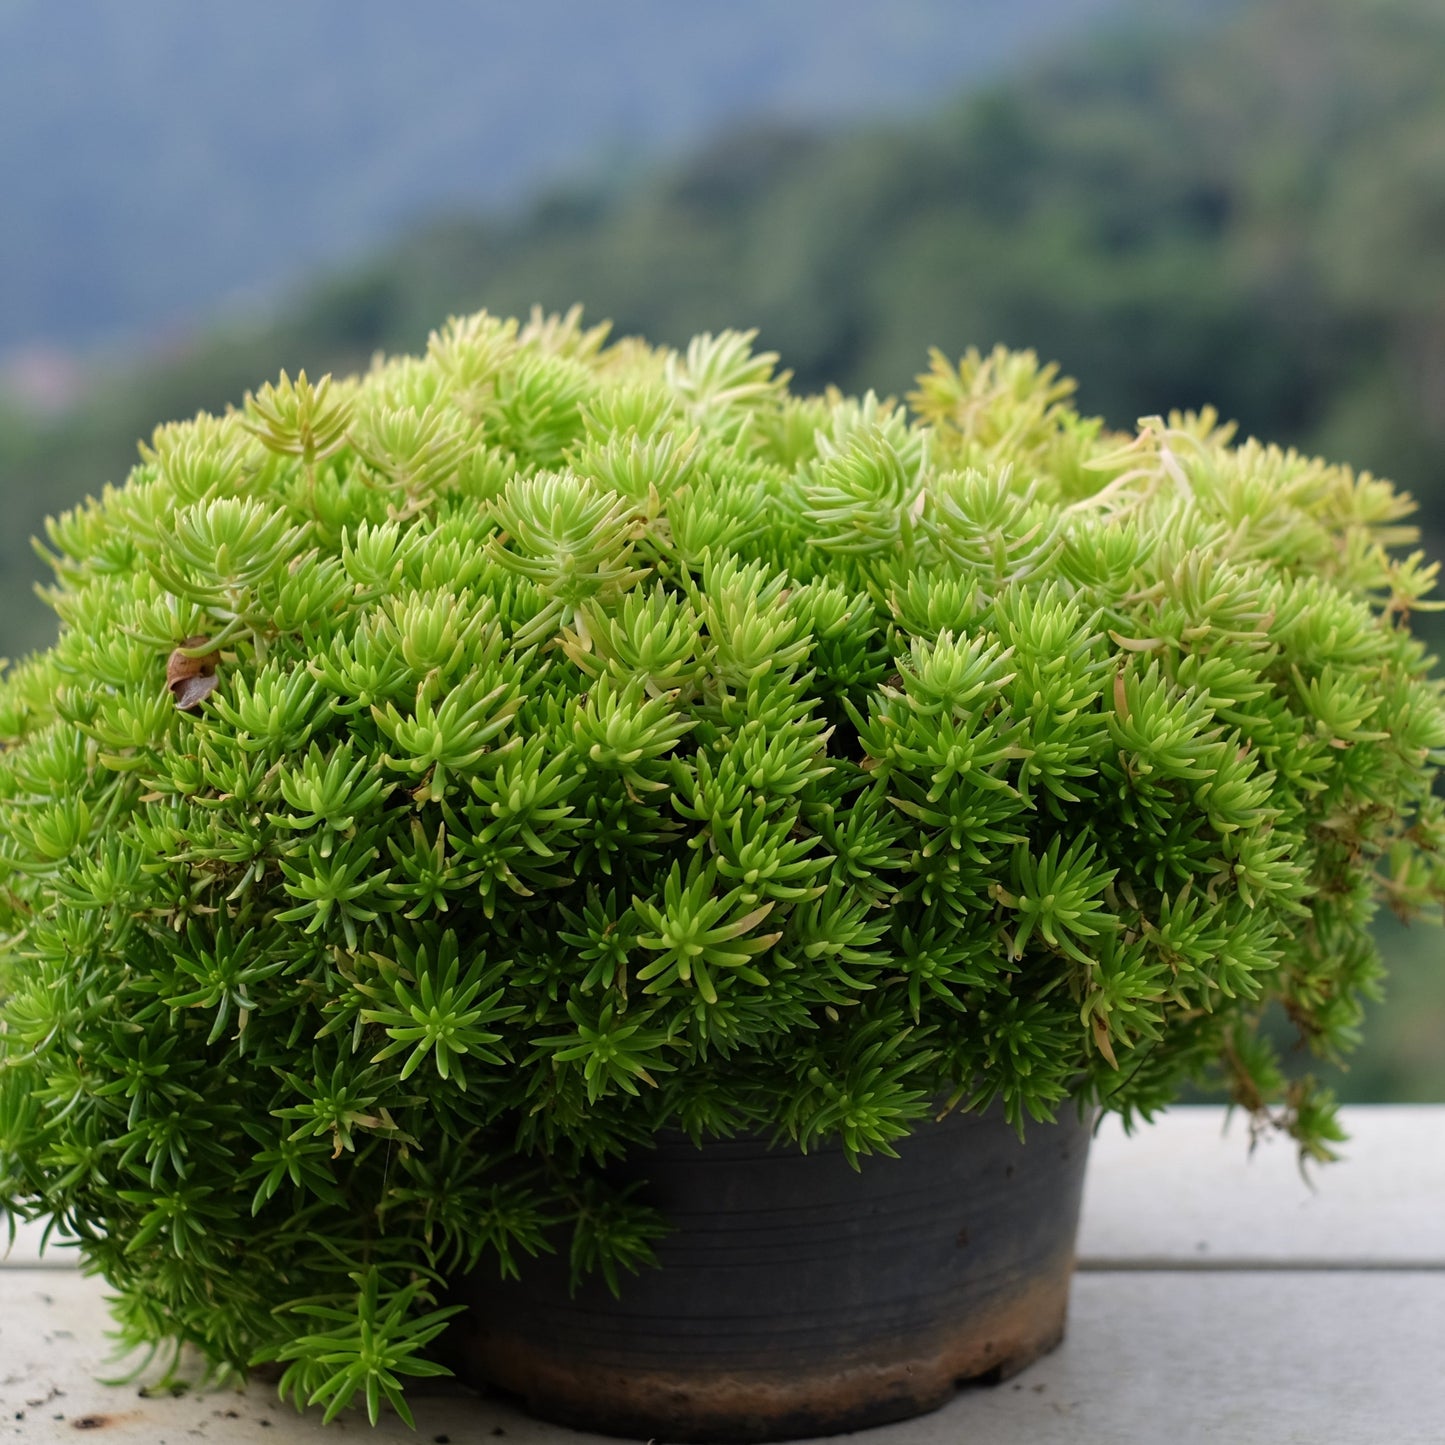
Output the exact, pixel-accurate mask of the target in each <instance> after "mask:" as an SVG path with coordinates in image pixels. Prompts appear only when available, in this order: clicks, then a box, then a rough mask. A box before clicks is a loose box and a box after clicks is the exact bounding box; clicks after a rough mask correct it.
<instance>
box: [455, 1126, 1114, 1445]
mask: <svg viewBox="0 0 1445 1445" xmlns="http://www.w3.org/2000/svg"><path fill="white" fill-rule="evenodd" d="M1089 1134H1090V1121H1089V1120H1086V1119H1085V1120H1081V1119H1080V1118H1078V1116H1077V1114H1076V1113H1075V1112H1074V1111H1073V1110H1072V1109H1067V1110H1066V1111H1065V1112H1064V1114H1063V1115H1062V1116H1061V1120H1060V1122H1059V1123H1057V1124H1053V1125H1031V1126H1030V1128H1029V1130H1028V1137H1027V1141H1026V1142H1022V1143H1021V1142H1020V1140H1019V1138H1018V1136H1017V1135H1016V1134H1015V1133H1014V1131H1013V1130H1012V1129H1011V1128H1010V1127H1009V1126H1008V1125H1007V1124H1006V1123H1005V1122H1004V1120H1003V1119H1002V1117H1001V1116H999V1115H998V1114H996V1113H994V1112H990V1113H988V1114H984V1115H978V1114H951V1115H949V1116H948V1117H947V1118H946V1119H944V1120H943V1121H941V1122H938V1123H928V1124H925V1125H923V1126H921V1127H920V1128H919V1129H918V1130H917V1131H916V1132H915V1133H914V1134H913V1135H911V1136H910V1137H909V1138H907V1139H905V1140H902V1141H900V1142H899V1144H898V1145H897V1146H896V1147H897V1148H898V1153H899V1157H898V1158H897V1159H888V1158H882V1157H877V1156H875V1157H872V1158H868V1159H864V1160H862V1161H861V1163H862V1168H861V1170H859V1171H855V1170H854V1169H853V1168H851V1167H850V1166H849V1164H848V1163H847V1160H846V1159H845V1158H844V1156H843V1153H842V1150H841V1148H839V1147H838V1146H836V1145H833V1146H825V1147H821V1148H819V1149H816V1150H815V1151H813V1152H812V1153H810V1154H807V1155H802V1154H799V1153H797V1152H796V1151H795V1150H789V1149H786V1148H769V1147H768V1145H767V1143H766V1141H764V1140H759V1139H734V1140H718V1141H710V1142H707V1143H705V1144H704V1145H703V1146H702V1147H701V1148H698V1147H695V1146H694V1145H693V1144H692V1143H691V1142H689V1141H688V1140H686V1139H685V1138H683V1137H682V1136H677V1137H668V1138H666V1139H665V1140H663V1141H662V1142H661V1143H660V1144H659V1147H658V1148H657V1149H656V1150H655V1151H653V1152H649V1153H647V1154H643V1155H639V1156H638V1157H636V1158H633V1159H629V1160H628V1161H626V1163H625V1164H624V1165H622V1166H619V1167H617V1169H616V1170H615V1175H616V1178H617V1179H618V1181H619V1182H624V1183H625V1182H630V1181H632V1180H634V1179H643V1180H645V1181H646V1185H645V1187H644V1189H643V1191H642V1193H641V1195H640V1197H641V1198H643V1199H645V1200H646V1201H647V1202H648V1203H651V1204H653V1205H656V1206H657V1207H658V1208H660V1209H661V1210H662V1211H663V1212H664V1213H665V1214H666V1216H667V1217H668V1219H669V1220H670V1221H671V1222H672V1223H673V1224H674V1225H675V1226H676V1230H675V1232H674V1233H673V1234H671V1235H669V1236H668V1237H667V1238H665V1239H664V1240H662V1241H661V1242H660V1244H659V1245H658V1248H657V1254H658V1257H659V1259H660V1261H661V1263H662V1268H661V1269H659V1270H646V1271H644V1272H643V1273H642V1274H640V1275H635V1276H627V1277H625V1278H624V1279H623V1281H622V1297H621V1299H614V1298H613V1297H612V1295H611V1293H610V1292H609V1291H608V1290H607V1287H606V1285H605V1284H603V1282H602V1281H601V1280H600V1279H598V1278H595V1277H594V1278H589V1279H588V1280H587V1281H585V1282H584V1283H583V1285H582V1286H581V1287H580V1288H579V1289H578V1291H577V1293H576V1295H575V1296H572V1295H570V1294H569V1290H568V1267H567V1261H566V1259H565V1258H564V1257H559V1256H546V1257H543V1258H541V1259H537V1260H524V1261H523V1262H522V1266H521V1268H522V1278H521V1279H520V1280H519V1281H512V1280H501V1279H498V1278H497V1275H496V1271H495V1268H492V1267H489V1268H488V1269H486V1270H485V1271H483V1272H479V1273H478V1274H476V1275H473V1276H472V1277H471V1278H470V1279H468V1280H466V1281H464V1282H463V1283H462V1284H461V1285H460V1286H459V1287H458V1288H457V1290H456V1292H455V1297H456V1298H458V1299H460V1300H462V1301H464V1302H466V1303H468V1304H470V1305H471V1307H472V1308H471V1310H470V1311H469V1313H468V1314H467V1315H465V1316H463V1317H462V1318H461V1319H460V1320H459V1321H458V1325H457V1333H458V1334H460V1335H461V1340H460V1341H459V1342H458V1343H459V1344H460V1346H461V1350H462V1352H463V1357H462V1370H463V1372H464V1374H466V1375H468V1376H470V1378H471V1379H472V1380H474V1381H476V1382H478V1383H483V1382H485V1383H490V1384H492V1385H495V1386H499V1387H501V1388H502V1389H504V1390H507V1391H509V1392H512V1393H514V1394H516V1395H519V1396H521V1397H522V1398H523V1399H524V1400H525V1402H526V1405H527V1408H528V1409H529V1410H530V1411H531V1412H532V1413H533V1414H535V1415H538V1416H540V1417H542V1418H543V1419H546V1420H554V1421H557V1422H559V1423H562V1424H566V1425H572V1426H576V1427H579V1428H583V1429H589V1430H595V1431H601V1432H603V1433H607V1434H614V1435H622V1436H632V1437H636V1438H639V1439H654V1438H655V1439H657V1440H662V1441H736V1442H743V1441H763V1440H784V1439H796V1438H799V1437H804V1436H811V1435H828V1434H835V1433H838V1432H841V1431H847V1430H858V1429H862V1428H864V1427H867V1426H872V1425H879V1424H883V1423H885V1422H887V1421H890V1420H901V1419H905V1418H907V1417H908V1416H911V1415H917V1414H922V1413H924V1412H925V1411H928V1410H934V1409H937V1408H938V1407H939V1406H940V1405H942V1404H943V1403H945V1402H946V1401H947V1400H948V1398H949V1397H950V1396H951V1395H952V1394H953V1392H954V1391H955V1390H956V1389H958V1388H959V1386H960V1385H963V1384H966V1383H968V1382H970V1381H978V1380H991V1381H996V1380H1001V1379H1007V1378H1008V1377H1009V1376H1010V1375H1012V1374H1014V1373H1016V1372H1017V1371H1019V1370H1021V1369H1022V1368H1023V1367H1024V1366H1025V1365H1027V1364H1029V1363H1030V1362H1031V1361H1033V1360H1035V1359H1037V1358H1038V1357H1039V1356H1040V1355H1042V1354H1044V1353H1045V1352H1047V1351H1048V1350H1050V1349H1052V1348H1053V1347H1054V1346H1055V1345H1056V1344H1057V1343H1058V1342H1059V1340H1060V1339H1061V1338H1062V1336H1063V1331H1064V1316H1065V1311H1066V1308H1067V1304H1068V1290H1069V1279H1070V1276H1071V1274H1072V1271H1073V1263H1074V1237H1075V1233H1076V1230H1077V1227H1078V1217H1079V1200H1080V1195H1081V1193H1082V1190H1083V1181H1084V1164H1085V1160H1086V1157H1087V1153H1088V1144H1089ZM449 1343H450V1342H449Z"/></svg>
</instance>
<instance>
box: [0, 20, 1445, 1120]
mask: <svg viewBox="0 0 1445 1445" xmlns="http://www.w3.org/2000/svg"><path fill="white" fill-rule="evenodd" d="M1442 77H1445V0H1153V3H1148V4H1145V3H1144V0H1132V3H1130V0H887V3H886V4H885V3H879V0H783V3H778V0H726V3H723V0H698V3H691V4H683V5H679V4H676V3H672V0H614V3H612V4H607V5H601V4H592V3H587V0H528V3H527V4H525V5H514V4H506V3H502V0H418V3H415V4H412V5H406V6H401V5H393V4H387V3H383V0H306V3H304V4H296V3H294V0H248V3H247V4H246V5H245V6H244V7H239V6H201V5H195V4H193V3H191V0H127V3H126V4H124V5H121V4H118V3H114V0H67V3H66V4H65V5H64V6H56V5H54V4H53V3H50V0H0V504H3V508H4V512H3V516H4V525H3V527H0V655H9V656H11V657H14V656H16V655H17V654H19V653H22V652H24V651H26V650H29V649H31V648H34V647H37V646H43V645H45V644H46V643H47V642H48V640H49V639H50V637H51V636H52V635H53V628H54V624H53V620H52V619H51V617H50V615H49V614H48V612H47V611H46V609H45V608H44V606H43V605H42V604H41V603H40V602H39V600H38V599H37V598H36V597H35V595H34V586H35V583H36V582H37V581H38V580H40V579H41V575H42V574H41V569H40V567H39V564H38V563H37V562H36V560H35V558H34V556H33V553H32V551H31V548H30V545H29V539H30V537H31V536H32V535H33V534H35V533H36V532H38V531H39V530H40V527H41V524H42V522H43V518H44V517H45V515H46V514H47V513H49V512H52V511H55V510H58V509H60V508H62V507H65V506H68V505H70V504H72V503H73V502H75V501H76V500H78V499H79V498H81V497H83V496H84V495H85V494H87V493H89V492H96V491H98V490H99V489H100V487H101V486H102V485H104V484H105V483H106V482H117V483H118V482H120V481H121V480H123V478H124V476H125V474H126V472H127V470H128V469H129V467H130V465H131V463H132V462H133V461H134V459H135V443H136V439H137V438H139V437H142V436H148V435H149V433H150V431H151V429H152V427H153V426H154V425H155V424H156V423H157V422H159V421H163V420H167V419H170V418H173V417H178V416H186V415H190V414H192V413H194V412H195V411H196V410H197V409H198V408H201V407H205V408H220V407H223V406H224V405H225V404H226V403H228V402H233V401H239V399H240V397H241V396H242V394H243V392H244V391H245V390H246V389H247V388H248V387H254V386H256V385H257V384H258V383H259V382H260V381H261V380H263V379H265V378H267V377H271V376H274V375H275V373H276V372H277V371H278V370H279V369H280V368H282V367H283V366H284V367H286V368H288V369H290V370H292V371H293V372H294V371H295V369H296V368H298V367H305V368H307V370H308V371H310V373H311V374H312V375H313V376H315V375H316V374H318V373H319V372H323V371H327V370H338V369H354V368H356V367H359V366H364V365H366V364H367V362H368V360H369V358H370V356H371V355H372V353H373V352H374V351H375V350H376V349H378V348H381V349H385V350H388V351H391V350H413V349H416V348H418V347H421V346H423V345H424V344H425V340H426V335H427V332H428V331H429V330H430V329H431V327H433V326H434V325H437V324H438V323H439V322H440V321H442V320H443V319H444V318H445V317H446V316H447V315H448V314H450V313H457V312H466V311H472V310H476V309H478V308H480V307H486V308H487V309H489V310H491V311H493V312H498V313H502V314H515V313H519V312H520V313H525V311H526V310H527V308H529V307H530V306H531V305H532V304H533V303H534V302H539V303H541V304H542V305H543V306H544V307H545V308H547V309H564V308H566V307H567V306H568V305H570V304H571V303H572V302H574V301H581V302H583V303H584V305H585V307H586V309H587V314H588V315H589V317H590V318H591V319H593V320H597V319H602V318H610V319H611V320H612V321H613V322H614V323H615V324H616V328H617V330H618V331H619V332H622V333H626V332H632V331H641V332H644V333H645V334H646V335H647V336H648V337H649V338H650V339H652V340H654V341H658V342H668V343H679V342H682V341H685V340H686V339H687V337H688V336H690V335H691V334H692V333H693V332H695V331H698V330H703V329H713V330H717V329H720V328H722V327H727V326H734V327H749V326H752V327H757V328H758V330H759V331H760V333H761V342H762V343H763V344H764V345H766V346H767V347H769V348H771V349H775V350H777V351H780V352H781V353H782V355H783V358H784V361H785V363H786V364H787V365H788V366H790V367H791V368H792V369H793V370H794V372H795V374H796V377H797V382H798V384H799V385H801V386H803V387H808V388H815V387H819V386H822V385H824V384H825V383H828V382H835V383H837V384H838V385H840V386H842V387H844V388H845V389H864V388H867V387H874V388H876V389H878V390H880V391H894V392H899V391H902V390H905V389H907V387H908V386H909V384H910V381H911V378H912V376H913V375H914V373H915V372H916V371H918V370H919V369H921V367H922V365H923V362H924V359H925V353H926V349H927V348H928V347H929V346H930V345H937V346H940V347H941V348H942V349H943V350H944V351H945V352H949V353H954V354H956V353H959V352H961V351H962V350H963V349H964V348H965V347H967V346H968V345H970V344H977V345H979V346H982V347H985V348H986V347H988V346H991V345H992V344H993V343H994V342H997V341H1003V342H1006V343H1008V344H1010V345H1013V346H1028V347H1033V348H1035V349H1036V350H1038V351H1040V352H1042V353H1043V354H1044V355H1045V356H1047V357H1049V358H1054V359H1057V360H1058V361H1060V362H1061V363H1062V364H1063V367H1064V368H1065V370H1066V371H1068V372H1069V373H1071V374H1073V375H1076V376H1078V377H1079V378H1080V381H1081V386H1080V393H1079V395H1080V401H1081V404H1082V406H1083V407H1084V408H1085V409H1087V410H1089V411H1092V412H1097V413H1100V414H1102V415H1104V416H1105V417H1107V418H1108V419H1109V421H1110V422H1112V423H1114V424H1117V425H1121V426H1123V425H1128V424H1130V423H1131V422H1132V421H1133V420H1134V419H1135V418H1137V417H1139V416H1141V415H1146V414H1151V413H1155V412H1161V411H1166V410H1168V409H1169V408H1172V407H1197V406H1200V405H1202V404H1204V403H1206V402H1212V403H1214V404H1215V405H1217V406H1218V407H1219V409H1220V411H1221V412H1223V413H1224V414H1225V415H1226V416H1229V417H1233V418H1235V419H1237V420H1238V422H1239V423H1240V425H1241V427H1242V428H1243V430H1244V431H1246V432H1249V433H1254V434H1257V435H1260V436H1263V437H1266V438H1269V439H1272V440H1278V441H1282V442H1288V443H1294V444H1297V445H1299V446H1301V447H1305V448H1308V449H1310V450H1312V451H1318V452H1321V453H1324V454H1326V455H1328V456H1330V457H1332V458H1335V459H1343V460H1349V461H1351V462H1353V463H1355V464H1356V465H1358V466H1360V467H1361V468H1368V469H1371V470H1374V471H1376V472H1378V473H1383V474H1384V475H1387V476H1389V477H1391V478H1393V479H1394V480H1395V481H1397V482H1398V483H1399V484H1401V485H1402V486H1404V487H1406V488H1408V489H1409V490H1410V491H1412V492H1413V493H1414V494H1415V496H1416V497H1417V498H1418V500H1419V502H1420V507H1421V512H1420V521H1421V525H1422V528H1423V531H1424V533H1425V536H1426V542H1427V545H1429V546H1430V547H1431V549H1432V550H1433V551H1434V552H1435V553H1436V554H1437V555H1441V554H1445V82H1442ZM1423 625H1425V626H1426V627H1427V628H1428V627H1429V626H1430V625H1431V624H1430V622H1429V620H1428V619H1427V620H1426V621H1425V623H1424V624H1423ZM1432 640H1433V639H1432ZM1381 936H1382V942H1383V944H1384V946H1385V949H1386V952H1387V956H1388V957H1389V959H1390V961H1391V964H1392V969H1393V981H1392V985H1391V989H1390V995H1389V998H1388V1000H1387V1001H1386V1002H1385V1003H1384V1004H1381V1005H1378V1006H1377V1007H1376V1008H1375V1009H1374V1011H1373V1017H1372V1020H1371V1023H1370V1027H1369V1029H1368V1039H1369V1042H1368V1045H1367V1047H1366V1049H1365V1050H1364V1051H1363V1052H1362V1054H1361V1055H1360V1056H1359V1057H1358V1059H1357V1060H1356V1062H1355V1063H1354V1065H1353V1067H1352V1068H1351V1069H1350V1071H1349V1072H1348V1073H1347V1074H1342V1075H1341V1074H1337V1075H1334V1076H1333V1080H1332V1081H1333V1082H1334V1083H1335V1085H1336V1087H1337V1088H1338V1089H1339V1091H1340V1093H1341V1095H1342V1096H1343V1097H1346V1098H1349V1099H1357V1100H1363V1099H1409V1100H1437V1101H1438V1100H1445V967H1442V953H1445V936H1442V935H1440V934H1438V933H1436V932H1434V931H1432V930H1429V929H1427V928H1424V927H1417V928H1414V929H1409V930H1406V929H1404V928H1402V927H1398V926H1387V927H1385V928H1383V930H1382V935H1381Z"/></svg>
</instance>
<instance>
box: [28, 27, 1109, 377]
mask: <svg viewBox="0 0 1445 1445" xmlns="http://www.w3.org/2000/svg"><path fill="white" fill-rule="evenodd" d="M1111 3H1112V0H888V3H886V4H880V3H877V0H785V3H776V0H693V3H686V4H677V3H674V0H614V3H611V4H592V3H588V0H529V3H527V4H509V3H503V0H475V3H469V0H418V3H415V4H408V5H398V4H394V3H383V0H304V3H296V0H250V3H248V4H246V5H243V6H235V5H207V4H196V3H194V0H125V3H119V0H64V3H63V4H57V3H55V0H0V137H3V143H0V196H3V197H4V202H3V207H4V221H3V224H0V357H3V356H4V354H5V353H6V352H7V351H9V352H13V351H14V350H16V349H17V348H20V347H26V346H29V347H33V346H36V345H37V344H40V343H62V344H65V345H85V344H89V343H94V342H97V341H104V340H114V339H117V338H127V337H132V336H136V335H147V334H148V335H155V334H157V333H158V332H163V331H164V330H165V329H166V328H167V327H174V326H176V325H178V324H180V323H182V322H184V321H186V320H187V319H188V318H192V317H194V315H195V314H196V313H197V312H198V311H202V310H211V309H214V308H216V307H217V306H220V305H223V304H226V303H234V302H237V301H242V300H245V299H246V298H248V297H254V296H255V295H256V294H257V293H258V292H259V293H269V292H271V291H273V290H274V288H275V287H276V286H277V284H278V283H283V282H286V281H290V280H294V279H295V278H296V277H297V276H298V275H300V274H303V273H305V272H306V271H308V270H310V269H311V268H313V267H315V266H317V265H319V264H320V263H323V262H327V261H335V260H339V259H342V258H344V257H347V256H353V255H357V254H360V253H362V252H364V251H366V250H368V249H370V248H372V247H374V246H376V245H378V244H379V243H381V242H382V241H383V240H385V239H387V238H389V237H390V236H391V235H392V234H393V233H395V232H397V231H398V230H399V229H400V228H401V227H402V226H403V225H404V223H407V222H409V221H412V220H414V219H415V218H417V217H418V216H419V215H424V214H427V213H434V212H438V211H455V210H478V209H484V208H493V209H495V208H496V207H499V206H503V205H506V204H510V203H514V202H516V201H518V200H520V199H522V198H524V197H526V196H529V195H530V194H532V193H534V192H535V191H536V190H538V189H539V188H540V187H541V186H542V185H543V183H547V182H555V181H556V180H557V179H558V178H561V177H567V176H581V175H586V176H587V177H589V181H590V183H591V184H593V185H604V186H606V187H607V188H609V189H611V190H616V189H618V188H619V187H622V186H625V185H626V183H627V181H628V179H629V177H630V176H631V175H632V174H633V173H634V172H635V171H636V170H637V169H638V168H639V167H640V166H641V165H642V164H643V163H644V162H646V161H650V160H653V159H656V158H658V157H665V156H666V155H667V154H669V153H673V154H676V153H680V152H681V150H682V149H683V148H685V147H688V146H690V145H692V144H694V143H695V142H697V141H698V140H699V139H700V138H701V137H702V136H704V135H705V134H707V133H709V132H712V131H715V130H717V129H718V128H719V127H722V126H726V125H729V124H732V123H735V122H737V121H738V120H739V119H741V118H744V117H750V116H756V115H760V114H761V115H768V116H771V117H773V118H776V119H779V120H783V121H786V122H791V123H798V122H836V121H838V120H839V119H844V118H853V117H859V116H864V115H868V114H876V113H880V112H887V111H894V112H898V111H912V110H918V109H920V108H922V107H925V106H926V105H928V104H930V103H932V102H934V101H936V99H937V98H938V97H940V96H941V95H943V94H944V93H946V92H948V91H950V90H952V89H954V88H956V87H957V86H959V85H960V84H961V83H963V82H964V81H965V80H967V79H969V78H971V77H977V76H981V75H985V74H989V73H993V72H996V71H998V70H999V69H1000V68H1002V67H1005V66H1007V65H1009V64H1011V63H1012V62H1014V61H1016V60H1017V59H1019V58H1020V57H1021V56H1023V55H1025V54H1028V53H1032V52H1037V51H1039V50H1041V49H1047V48H1051V47H1056V46H1058V45H1060V44H1062V43H1063V42H1064V41H1065V40H1066V39H1067V38H1068V37H1069V36H1071V35H1072V34H1074V33H1075V32H1076V31H1077V30H1078V29H1079V27H1080V26H1082V25H1083V24H1085V23H1086V22H1088V21H1090V20H1091V19H1093V18H1094V17H1095V16H1097V15H1098V14H1099V13H1100V12H1102V11H1104V10H1106V9H1107V8H1109V5H1110V4H1111Z"/></svg>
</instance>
